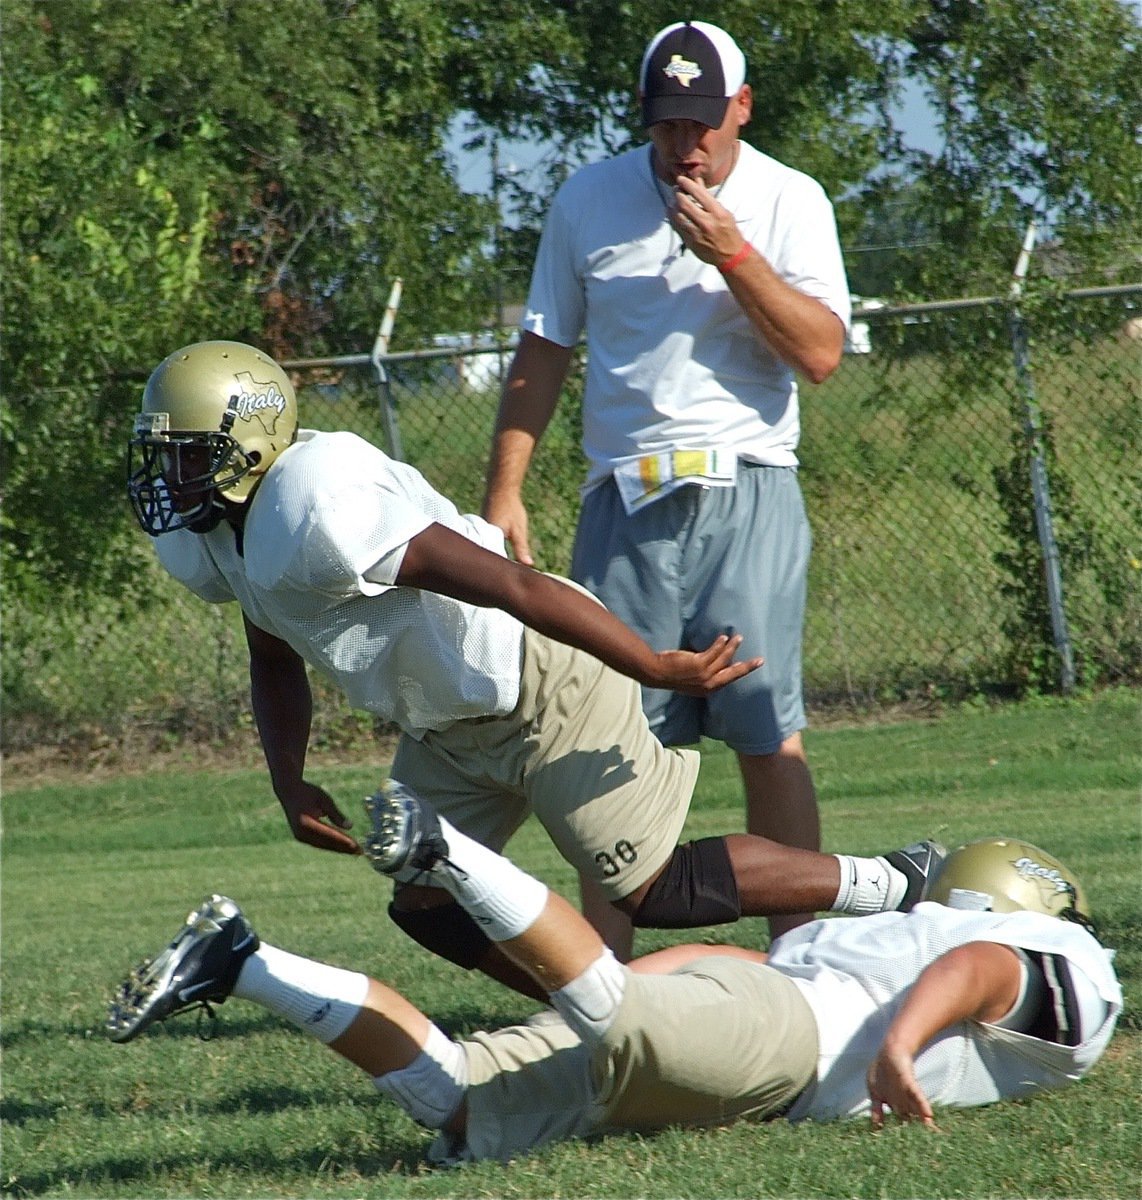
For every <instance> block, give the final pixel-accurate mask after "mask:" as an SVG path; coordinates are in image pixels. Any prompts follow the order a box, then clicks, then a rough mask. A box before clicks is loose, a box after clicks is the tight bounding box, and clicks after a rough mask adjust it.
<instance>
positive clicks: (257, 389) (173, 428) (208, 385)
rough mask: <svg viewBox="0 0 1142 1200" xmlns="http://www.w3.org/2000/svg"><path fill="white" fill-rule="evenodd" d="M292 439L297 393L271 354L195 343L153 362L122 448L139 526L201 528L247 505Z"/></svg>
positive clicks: (155, 533) (241, 346) (200, 530)
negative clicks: (127, 440)
mask: <svg viewBox="0 0 1142 1200" xmlns="http://www.w3.org/2000/svg"><path fill="white" fill-rule="evenodd" d="M296 437H297V397H296V396H295V394H294V390H293V385H292V384H291V383H290V381H289V378H288V377H287V376H286V373H285V372H284V371H283V370H282V369H281V367H279V366H278V364H277V363H276V362H274V360H273V359H272V358H269V357H268V356H267V355H265V354H263V353H262V352H261V351H260V350H255V349H254V347H253V346H246V345H244V344H243V343H241V342H196V343H195V344H194V345H192V346H185V347H183V349H181V350H176V351H175V352H174V354H172V355H170V356H169V357H168V358H166V359H164V360H163V362H161V363H160V364H159V365H158V367H156V368H155V370H154V372H153V373H152V375H151V377H150V379H149V380H148V381H147V386H146V389H145V390H144V392H143V410H142V412H141V413H139V415H138V416H137V417H136V418H135V427H134V432H133V434H132V436H131V442H130V447H129V450H128V454H127V494H128V496H129V497H130V500H131V506H132V508H133V509H134V511H135V516H136V517H137V518H138V521H139V524H140V525H141V526H142V527H143V530H144V532H146V533H149V534H150V535H151V536H152V537H158V535H159V534H161V533H169V532H170V531H171V530H172V529H190V530H192V531H193V532H195V533H205V532H207V531H208V530H210V529H213V528H214V526H215V525H217V524H218V522H219V521H220V520H221V519H222V517H223V515H224V514H225V507H224V505H223V501H224V500H226V501H230V502H231V503H233V504H245V503H246V501H247V500H248V499H249V498H250V494H251V492H252V491H253V490H254V487H255V485H256V484H257V482H258V480H259V479H260V478H261V477H262V476H263V475H264V474H265V473H266V471H268V470H269V468H270V466H271V465H272V464H273V462H274V460H275V459H276V458H277V457H278V455H280V454H281V452H282V451H283V450H285V449H286V447H287V446H290V445H291V444H292V443H293V441H294V439H295V438H296Z"/></svg>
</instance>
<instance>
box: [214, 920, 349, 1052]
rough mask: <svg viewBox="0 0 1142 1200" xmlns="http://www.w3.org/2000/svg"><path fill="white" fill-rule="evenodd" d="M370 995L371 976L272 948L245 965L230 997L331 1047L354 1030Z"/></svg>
mask: <svg viewBox="0 0 1142 1200" xmlns="http://www.w3.org/2000/svg"><path fill="white" fill-rule="evenodd" d="M368 991H369V977H368V976H367V975H362V974H361V973H360V972H359V971H344V970H342V969H341V968H340V967H330V966H327V965H326V964H325V963H319V962H314V960H313V959H310V958H302V957H300V956H299V955H297V954H290V953H289V952H288V951H286V950H279V949H278V948H277V947H276V946H269V945H267V944H266V943H265V942H263V943H262V944H261V946H259V947H258V949H257V950H255V951H254V953H253V954H251V955H250V957H249V958H248V959H246V961H245V962H244V963H243V964H242V970H241V971H240V972H239V973H238V980H237V982H236V983H235V984H234V990H233V992H232V993H231V995H233V996H236V997H237V998H238V999H239V1000H252V1001H254V1003H255V1004H260V1005H261V1006H262V1007H263V1008H268V1009H269V1010H270V1012H272V1013H277V1015H278V1016H280V1017H285V1018H286V1020H287V1021H292V1022H293V1023H294V1024H295V1025H296V1026H297V1027H298V1028H299V1029H302V1030H304V1031H305V1032H306V1033H309V1034H312V1035H313V1036H314V1037H315V1038H317V1040H318V1041H319V1042H324V1043H325V1044H326V1045H328V1044H329V1043H330V1042H332V1041H333V1040H334V1039H335V1038H339V1037H340V1036H341V1035H342V1034H343V1033H344V1032H345V1030H346V1029H348V1028H349V1026H350V1025H352V1023H353V1021H354V1020H355V1019H356V1017H357V1014H358V1013H359V1012H360V1011H361V1006H362V1005H363V1004H364V1003H365V996H366V995H367V994H368Z"/></svg>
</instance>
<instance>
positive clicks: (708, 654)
mask: <svg viewBox="0 0 1142 1200" xmlns="http://www.w3.org/2000/svg"><path fill="white" fill-rule="evenodd" d="M741 643H742V636H741V634H740V633H735V634H734V635H733V636H732V637H730V636H728V635H727V634H724V633H723V634H720V635H719V636H718V637H716V638H715V639H714V640H713V642H712V643H711V644H710V646H709V647H707V648H706V649H705V650H663V651H661V652H659V653H658V654H656V655H655V656H654V658H655V666H656V668H657V670H656V672H655V675H656V677H655V679H654V680H652V681H651V682H652V683H653V686H655V687H663V688H670V689H671V690H672V691H675V692H681V693H682V694H683V695H685V696H708V695H709V694H710V693H711V692H716V691H717V690H718V689H719V688H722V687H725V686H726V684H727V683H733V681H734V680H735V679H741V678H742V676H743V675H748V674H750V672H751V671H756V670H757V668H758V667H760V666H761V664H762V663H763V662H765V659H764V658H749V659H746V660H744V661H743V662H734V655H735V654H736V653H737V649H738V647H739V646H740V645H741Z"/></svg>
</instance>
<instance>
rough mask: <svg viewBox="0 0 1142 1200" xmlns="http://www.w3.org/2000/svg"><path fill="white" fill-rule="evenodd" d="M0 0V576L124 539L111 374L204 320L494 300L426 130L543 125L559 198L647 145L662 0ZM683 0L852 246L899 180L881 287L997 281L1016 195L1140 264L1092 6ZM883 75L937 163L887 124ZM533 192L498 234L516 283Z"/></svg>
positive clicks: (1099, 251)
mask: <svg viewBox="0 0 1142 1200" xmlns="http://www.w3.org/2000/svg"><path fill="white" fill-rule="evenodd" d="M0 7H2V16H3V28H4V37H5V51H6V53H5V87H4V93H3V103H4V123H3V139H4V178H3V186H4V210H3V228H2V246H0V254H2V260H0V262H2V267H3V293H4V295H3V298H4V306H5V312H6V314H7V317H8V320H7V323H6V324H7V328H6V333H5V338H4V344H3V347H2V351H3V377H4V388H5V395H6V403H5V406H4V411H3V416H2V428H0V433H2V437H3V453H4V464H3V465H4V469H5V475H6V496H5V509H4V515H3V522H4V525H3V535H4V548H5V553H6V556H7V566H8V579H9V581H11V580H13V579H16V580H17V581H19V580H25V579H26V580H35V581H40V582H47V583H59V582H70V583H77V584H82V585H85V586H98V587H100V588H102V589H107V588H112V587H115V586H117V585H118V581H119V580H121V579H122V578H123V577H125V575H128V574H129V572H130V569H131V557H130V556H131V554H132V553H133V552H135V551H137V546H138V540H137V539H134V540H131V539H129V538H128V537H127V525H126V522H125V521H124V519H123V518H124V507H123V504H122V501H121V500H120V499H119V497H120V495H121V475H122V447H123V442H124V438H125V435H126V428H127V424H128V422H129V419H130V413H131V410H132V409H133V407H134V400H133V398H132V393H133V391H134V388H135V385H134V384H127V383H124V382H123V381H122V376H123V374H124V373H127V372H135V373H138V372H139V371H140V370H142V371H145V369H146V368H148V367H149V366H151V365H153V364H154V363H155V362H157V361H158V360H159V359H160V358H161V357H162V356H163V355H165V354H166V353H168V352H169V351H170V350H172V349H173V348H175V347H177V346H178V345H181V344H184V343H185V342H188V341H192V340H195V339H197V338H200V337H218V336H227V337H235V338H243V339H247V340H250V341H253V342H255V343H257V344H259V345H262V346H264V347H265V348H267V349H268V350H270V351H271V352H272V353H275V354H277V355H279V356H288V355H301V354H305V355H310V354H317V353H320V352H322V351H345V350H349V349H364V348H367V347H368V346H369V345H370V344H371V342H372V337H373V333H374V331H375V328H376V324H377V322H378V320H379V318H380V316H381V314H382V312H383V309H384V305H385V300H386V297H387V294H388V289H389V286H390V284H391V281H392V279H393V278H394V277H395V276H398V275H399V276H401V277H402V278H403V280H404V285H405V286H404V300H403V303H402V308H401V313H400V318H399V320H398V323H397V328H396V344H397V345H398V346H402V345H403V346H408V345H411V344H415V343H418V342H420V341H421V340H424V339H426V338H427V336H428V335H430V334H431V333H435V332H439V331H441V330H445V329H456V328H458V327H470V326H471V325H472V324H473V323H474V322H476V321H478V320H480V319H481V318H482V317H484V316H487V315H490V313H491V311H492V309H493V306H494V298H495V296H496V286H495V281H494V270H493V268H494V267H496V266H497V264H493V263H491V262H490V261H489V255H488V249H489V247H490V246H491V245H492V241H493V237H492V231H493V229H494V227H495V225H496V219H495V217H494V215H493V213H492V211H491V204H490V202H489V201H488V200H487V199H486V198H483V197H477V196H472V195H467V194H465V193H464V192H463V191H462V190H461V188H460V186H459V184H458V182H457V173H456V171H455V169H454V168H455V164H454V163H452V162H451V161H450V160H449V157H448V154H447V153H446V150H445V145H446V136H447V133H448V130H449V128H450V126H451V124H452V123H453V122H454V120H455V118H456V117H457V115H458V114H461V113H467V114H471V116H472V119H473V120H474V121H475V122H476V124H477V127H478V128H480V129H483V130H485V131H488V132H489V133H491V132H494V133H496V134H501V135H507V136H516V137H521V136H522V137H536V138H545V139H551V140H553V141H555V142H556V143H557V144H558V146H559V147H560V153H559V154H557V155H556V156H555V158H554V160H553V169H552V174H551V178H550V180H549V181H548V182H549V184H550V186H551V187H553V186H554V185H555V184H557V183H558V182H559V179H560V178H561V176H562V175H563V174H565V173H566V171H567V170H569V169H570V167H571V166H573V165H574V164H575V163H576V162H577V161H578V160H579V159H581V158H582V157H583V156H584V155H587V154H597V153H599V152H600V147H603V148H604V149H607V148H609V149H618V148H620V147H621V146H622V145H623V144H625V143H626V142H627V141H628V140H629V139H631V138H638V137H641V132H640V131H639V130H638V127H637V116H636V110H635V105H634V98H633V87H634V83H635V76H636V72H637V66H638V62H639V60H640V56H641V53H642V49H643V46H644V44H645V41H646V38H647V37H648V36H649V35H650V34H651V33H652V32H653V31H654V30H655V29H657V28H658V27H660V26H661V25H663V24H666V23H667V22H669V21H671V20H674V19H676V18H677V16H678V9H677V7H676V5H675V4H674V3H673V2H671V3H666V2H665V0H619V2H617V3H613V2H604V0H516V2H515V3H513V4H511V5H507V4H504V3H502V0H433V2H432V3H429V2H428V0H275V3H274V4H272V5H270V4H263V3H260V2H259V0H149V2H148V3H145V4H142V3H139V2H138V0H0ZM701 15H702V16H703V17H704V18H706V19H709V20H713V21H716V22H718V23H720V24H722V25H724V26H725V27H726V28H727V29H730V30H732V31H733V32H734V34H735V36H736V37H737V38H738V40H739V41H740V43H741V45H742V47H743V49H744V50H745V52H746V55H747V59H748V61H749V63H750V80H751V83H752V86H753V89H754V93H755V108H754V120H753V122H752V124H751V126H750V128H749V130H748V131H747V132H748V136H749V138H750V139H751V140H752V141H754V142H755V144H757V145H758V146H759V147H760V148H761V149H763V150H765V151H767V152H768V153H771V154H774V155H775V156H777V157H779V158H782V159H783V160H785V161H787V162H789V163H791V164H792V165H795V166H798V167H800V168H802V169H804V170H807V171H809V172H811V173H812V174H814V175H815V176H816V177H817V178H819V179H820V180H821V181H822V183H823V184H824V185H825V186H826V188H827V189H828V190H829V191H830V193H831V194H832V195H834V196H835V197H837V198H838V202H839V204H838V212H839V217H840V221H841V225H842V232H843V234H844V236H845V239H846V240H847V241H852V240H854V239H858V238H860V237H861V235H862V232H864V231H866V230H867V227H868V225H869V223H870V222H872V223H874V224H875V223H876V221H877V220H878V219H879V217H878V214H880V215H881V216H883V214H884V213H885V212H886V211H888V210H887V209H886V208H885V205H886V204H887V203H888V202H889V200H891V201H892V203H897V202H898V201H899V198H900V196H901V195H905V196H907V198H908V205H909V206H908V209H907V214H906V222H905V223H906V227H907V228H908V229H913V230H914V229H922V230H923V231H924V233H925V237H926V238H930V239H931V240H933V241H935V242H937V243H938V245H937V246H936V247H934V248H932V249H931V250H930V251H928V252H925V253H923V254H921V255H918V256H916V257H915V258H914V259H913V260H908V261H904V260H901V261H898V262H897V263H895V264H894V265H893V269H892V270H891V271H890V272H889V274H888V277H887V281H886V286H887V287H892V286H895V287H897V288H910V289H912V290H914V291H924V292H926V294H928V295H932V294H937V295H949V294H954V293H955V292H956V291H957V290H959V289H960V288H964V287H974V286H977V285H980V284H986V283H989V282H991V281H993V280H995V279H996V278H998V277H1002V276H1004V275H1006V274H1007V273H1008V272H1009V271H1010V266H1011V262H1012V260H1013V257H1014V252H1015V250H1016V248H1017V246H1018V242H1019V237H1020V236H1021V234H1022V228H1023V226H1024V224H1025V222H1026V219H1027V216H1028V213H1029V212H1030V211H1031V210H1032V209H1033V208H1034V207H1036V206H1038V207H1039V209H1040V210H1041V211H1043V212H1046V213H1048V214H1049V215H1050V220H1051V221H1052V222H1053V233H1054V234H1055V235H1056V236H1057V237H1059V238H1061V239H1063V240H1064V242H1065V244H1066V246H1067V247H1068V249H1069V250H1070V251H1071V253H1072V254H1073V255H1074V256H1075V258H1076V259H1078V260H1081V261H1083V262H1086V263H1091V264H1096V265H1097V266H1098V268H1099V270H1100V272H1102V274H1101V275H1100V277H1099V278H1100V279H1101V278H1107V277H1110V276H1112V275H1113V273H1114V271H1116V270H1117V271H1119V272H1121V271H1122V270H1123V269H1130V270H1135V271H1136V268H1137V253H1138V232H1137V225H1136V222H1137V220H1138V213H1139V212H1142V195H1140V191H1139V189H1140V187H1142V171H1140V170H1139V159H1138V148H1137V144H1136V143H1135V142H1134V140H1133V133H1134V130H1135V129H1136V128H1137V127H1138V125H1139V124H1140V123H1142V70H1140V69H1139V62H1138V58H1139V54H1138V30H1137V26H1136V24H1135V23H1134V21H1133V19H1132V14H1131V13H1130V10H1129V9H1128V8H1127V7H1126V6H1124V5H1122V4H1120V3H1118V0H987V2H984V0H934V2H929V0H923V2H921V0H876V2H875V3H874V2H873V0H829V2H825V0H710V2H709V3H707V4H706V5H705V6H704V7H703V11H702V13H701ZM909 81H911V83H912V84H913V85H914V86H919V87H921V88H922V89H923V90H924V93H925V94H926V95H927V96H928V97H929V99H930V100H931V103H932V106H933V110H934V112H935V114H936V119H937V121H938V124H939V129H940V133H941V135H942V148H941V149H939V150H938V151H936V152H931V153H921V152H918V151H913V150H909V149H908V147H906V146H905V145H904V144H903V142H902V140H901V138H900V135H899V130H898V129H897V128H896V123H897V118H896V116H895V113H896V106H897V105H898V102H899V98H900V95H901V89H902V88H903V87H904V85H905V84H906V83H907V82H909ZM541 191H542V189H541V190H540V191H537V192H534V193H532V194H531V195H530V196H528V197H524V198H523V199H525V200H527V201H529V202H530V204H529V205H525V206H524V207H523V209H522V211H523V213H524V217H525V225H526V226H527V228H526V229H524V230H522V231H520V232H519V233H515V234H512V235H511V236H506V237H503V238H502V239H500V244H501V245H502V246H504V247H506V248H507V253H508V254H509V255H514V256H515V258H516V259H518V261H517V262H516V263H515V267H516V269H517V277H522V276H523V275H525V274H526V268H527V265H528V263H527V261H526V260H527V259H528V258H529V257H530V253H531V247H532V246H533V245H534V234H535V230H536V228H537V227H538V223H539V221H540V219H541V215H542V212H543V209H544V206H545V203H546V200H547V195H546V194H540V193H541ZM1109 247H1113V250H1111V249H1108V248H1109ZM902 263H903V265H902ZM498 266H499V267H500V268H501V270H502V268H503V266H504V264H502V263H501V264H498ZM79 525H81V526H82V537H79V536H77V534H78V532H79V529H78V528H77V526H79Z"/></svg>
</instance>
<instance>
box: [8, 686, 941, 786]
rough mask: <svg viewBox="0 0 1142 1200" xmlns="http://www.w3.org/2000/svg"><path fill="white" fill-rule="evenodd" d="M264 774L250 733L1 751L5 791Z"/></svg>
mask: <svg viewBox="0 0 1142 1200" xmlns="http://www.w3.org/2000/svg"><path fill="white" fill-rule="evenodd" d="M941 711H943V706H942V705H939V704H933V703H930V702H928V703H923V702H913V703H907V704H894V705H877V706H875V707H869V708H867V709H857V708H854V707H852V706H849V705H835V706H829V707H825V708H820V709H814V710H813V711H812V713H811V715H810V723H809V725H810V730H824V729H845V728H849V729H852V728H860V727H862V726H868V725H888V724H893V723H897V722H900V721H916V720H924V719H933V718H935V717H937V716H939V714H940V712H941ZM331 734H332V737H331V738H318V739H315V741H314V743H313V744H311V746H310V749H309V754H308V762H309V764H310V765H311V766H313V767H336V766H344V765H349V764H359V763H370V764H373V763H376V764H383V763H388V762H390V761H391V760H392V756H393V754H394V752H395V750H396V744H397V734H396V732H395V731H394V730H392V729H391V728H385V729H380V730H374V731H373V732H371V733H363V732H360V729H359V727H357V729H356V731H350V732H348V733H346V731H345V730H344V729H343V728H342V729H336V728H332V729H331ZM264 767H265V759H264V758H263V757H262V747H261V743H260V742H259V741H258V736H257V734H256V733H255V732H254V730H253V728H252V727H251V728H248V729H242V728H239V729H235V730H234V731H233V732H232V733H231V734H230V736H228V737H226V738H224V739H220V740H215V741H207V740H194V739H191V738H186V739H171V738H169V737H166V738H156V737H155V736H154V735H153V734H147V733H136V734H134V735H127V736H124V737H119V738H112V737H101V736H100V735H99V734H97V733H88V734H87V736H85V737H83V738H79V739H76V740H74V741H72V742H70V743H60V744H56V745H42V746H31V747H21V748H20V749H18V750H5V751H4V755H3V782H4V785H5V786H7V787H20V788H24V787H39V786H44V785H47V784H55V783H67V782H82V781H84V780H88V781H96V780H103V779H110V778H114V777H115V776H122V775H147V774H152V773H155V772H172V771H241V770H251V771H256V770H260V769H262V768H264Z"/></svg>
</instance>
